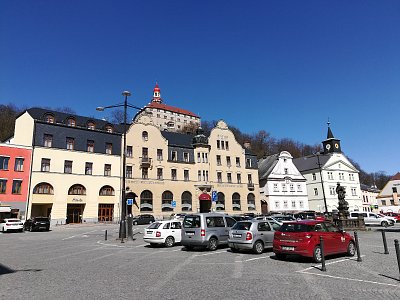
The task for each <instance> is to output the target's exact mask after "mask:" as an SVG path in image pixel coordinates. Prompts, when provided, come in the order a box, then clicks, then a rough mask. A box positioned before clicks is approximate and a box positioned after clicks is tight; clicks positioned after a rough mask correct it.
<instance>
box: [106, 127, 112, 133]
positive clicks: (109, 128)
mask: <svg viewBox="0 0 400 300" xmlns="http://www.w3.org/2000/svg"><path fill="white" fill-rule="evenodd" d="M106 131H107V132H109V133H112V132H113V127H112V126H111V125H107V126H106Z"/></svg>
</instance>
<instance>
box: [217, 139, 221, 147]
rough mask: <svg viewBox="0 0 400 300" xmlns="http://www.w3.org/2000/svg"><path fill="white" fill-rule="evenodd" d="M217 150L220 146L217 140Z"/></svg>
mask: <svg viewBox="0 0 400 300" xmlns="http://www.w3.org/2000/svg"><path fill="white" fill-rule="evenodd" d="M217 149H221V144H220V142H219V140H217Z"/></svg>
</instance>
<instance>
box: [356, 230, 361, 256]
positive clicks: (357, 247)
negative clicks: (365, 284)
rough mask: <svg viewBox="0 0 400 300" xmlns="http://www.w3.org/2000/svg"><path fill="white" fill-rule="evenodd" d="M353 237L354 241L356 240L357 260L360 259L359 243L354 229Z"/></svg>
mask: <svg viewBox="0 0 400 300" xmlns="http://www.w3.org/2000/svg"><path fill="white" fill-rule="evenodd" d="M354 239H355V241H356V249H357V261H362V259H361V255H360V245H359V244H358V235H357V231H354Z"/></svg>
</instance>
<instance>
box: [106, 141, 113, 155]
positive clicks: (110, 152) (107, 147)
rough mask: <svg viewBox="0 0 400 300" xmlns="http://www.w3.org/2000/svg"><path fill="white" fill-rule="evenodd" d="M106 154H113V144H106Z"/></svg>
mask: <svg viewBox="0 0 400 300" xmlns="http://www.w3.org/2000/svg"><path fill="white" fill-rule="evenodd" d="M106 154H112V144H111V143H106Z"/></svg>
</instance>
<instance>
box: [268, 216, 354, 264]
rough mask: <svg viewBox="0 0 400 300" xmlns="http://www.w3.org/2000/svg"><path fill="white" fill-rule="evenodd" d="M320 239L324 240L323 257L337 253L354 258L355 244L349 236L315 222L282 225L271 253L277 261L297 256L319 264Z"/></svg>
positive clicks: (276, 233) (306, 221)
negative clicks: (287, 256) (288, 256)
mask: <svg viewBox="0 0 400 300" xmlns="http://www.w3.org/2000/svg"><path fill="white" fill-rule="evenodd" d="M320 237H322V238H323V240H324V255H325V256H327V255H332V254H339V253H346V254H347V255H349V256H354V254H355V243H354V238H353V237H352V236H351V235H350V234H348V233H347V232H344V231H343V230H340V229H338V228H336V227H335V226H334V225H333V224H331V223H329V222H320V221H317V220H302V221H297V222H290V223H284V224H283V225H282V226H281V228H280V229H279V230H278V231H276V232H275V235H274V242H273V251H274V253H275V255H276V257H277V258H278V259H284V258H285V257H286V255H287V254H297V255H301V256H305V257H312V258H313V259H314V261H315V262H317V263H319V262H321V260H322V251H321V245H320Z"/></svg>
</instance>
